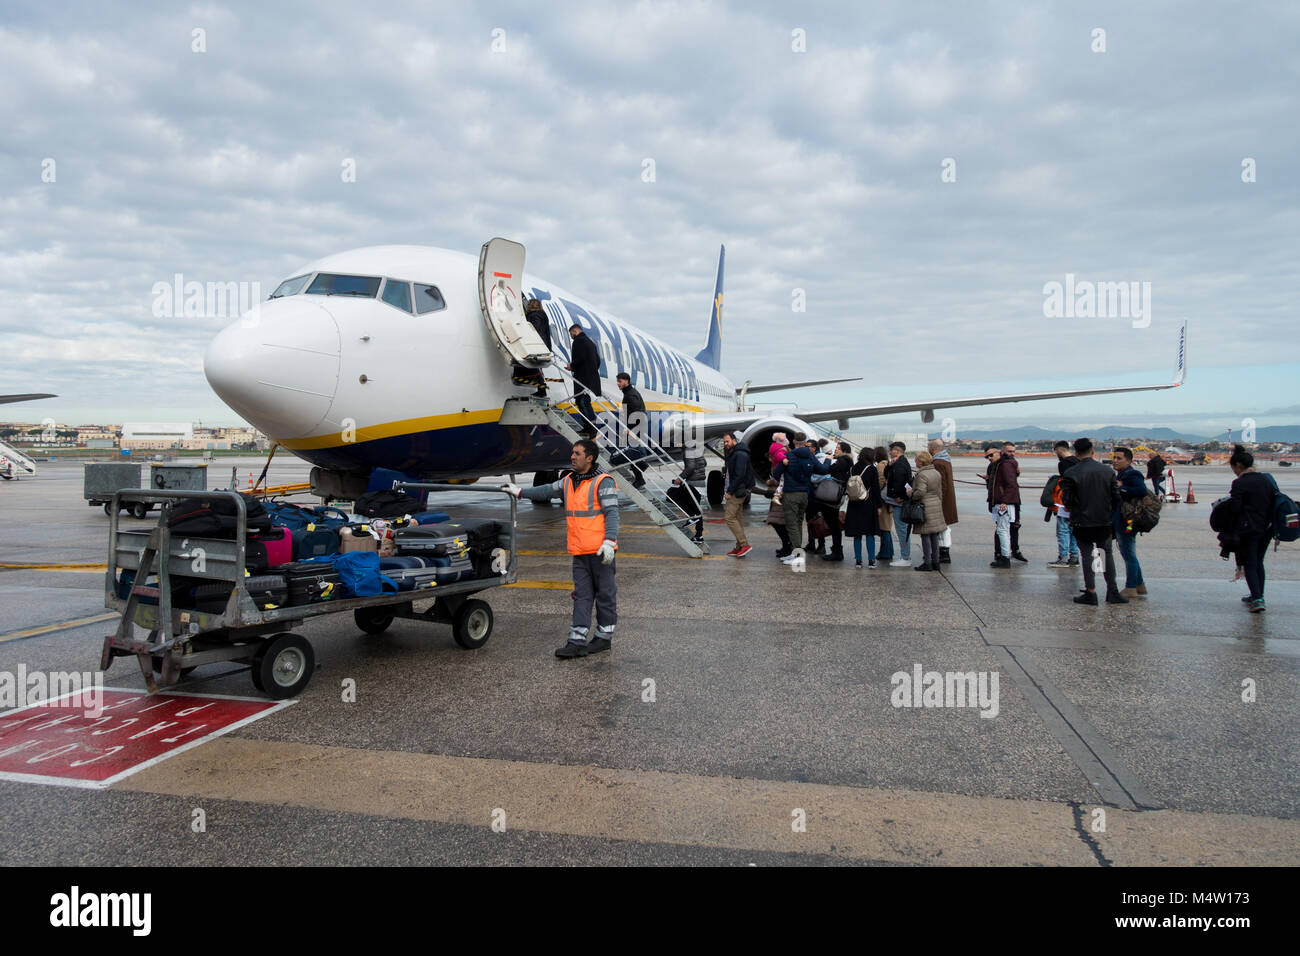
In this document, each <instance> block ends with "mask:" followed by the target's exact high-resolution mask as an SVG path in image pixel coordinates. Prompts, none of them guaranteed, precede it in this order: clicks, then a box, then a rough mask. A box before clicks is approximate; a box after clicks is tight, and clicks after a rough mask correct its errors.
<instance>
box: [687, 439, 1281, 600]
mask: <svg viewBox="0 0 1300 956" xmlns="http://www.w3.org/2000/svg"><path fill="white" fill-rule="evenodd" d="M723 447H724V452H725V456H726V457H725V465H724V479H725V497H726V523H727V527H728V528H729V529H730V531H731V532H732V534H733V535H734V536H735V538H736V546H735V547H734V548H733V549H732V550H731V551H729V552H728V554H729V555H731V556H733V557H740V558H743V557H745V556H746V555H747V554H749V552H750V551H752V550H753V548H752V546H751V545H750V544H749V541H748V539H747V537H746V535H745V529H744V526H743V524H742V522H741V514H742V509H743V507H744V504H745V500H746V499H747V498H748V497H749V496H750V494H751V491H754V492H758V493H759V494H762V495H764V496H765V497H767V498H768V499H770V504H769V505H768V511H767V519H766V523H767V524H768V525H770V526H771V527H772V529H773V530H774V531H775V532H776V534H777V537H778V538H779V539H780V543H781V546H780V548H778V549H777V551H776V556H777V557H778V558H779V559H780V560H781V561H782V562H783V563H785V564H795V563H797V562H800V561H805V560H806V556H807V554H808V553H812V554H820V555H821V556H822V558H823V560H825V561H843V560H844V559H845V555H844V539H845V538H848V539H850V540H852V542H853V562H854V567H855V568H857V569H859V570H861V569H863V568H866V569H868V570H873V569H876V568H878V567H881V566H882V565H883V564H886V563H887V564H888V565H889V566H890V567H911V544H910V539H911V535H912V534H913V533H915V534H917V535H918V536H919V537H920V539H921V563H920V564H919V565H917V566H916V568H915V570H917V571H938V570H939V566H940V565H941V564H949V563H951V560H952V558H951V550H950V548H951V530H950V529H951V526H952V525H954V524H956V523H957V500H956V492H955V484H954V482H955V479H954V478H953V469H952V459H951V458H950V457H949V455H948V452H947V450H946V449H945V448H944V443H943V441H942V440H940V439H935V440H933V441H931V442H930V444H929V448H928V450H927V451H921V452H917V454H916V457H915V467H913V464H912V463H909V462H908V460H907V457H906V451H907V446H906V445H905V444H904V443H903V442H899V441H896V442H892V443H891V444H890V445H889V446H888V448H886V447H884V446H878V447H876V448H862V449H860V450H859V451H858V454H857V458H856V460H855V459H854V457H853V450H852V448H851V447H850V446H849V445H848V444H846V443H845V442H842V441H841V442H835V443H832V442H830V440H828V439H825V438H821V439H811V438H809V437H808V436H807V435H805V434H803V433H801V432H796V433H794V434H791V435H787V434H785V433H783V432H777V433H776V434H775V435H773V437H772V442H771V444H770V445H769V446H768V447H767V448H766V449H765V450H764V451H763V452H762V454H764V455H765V456H766V458H767V461H768V463H769V465H770V467H771V471H770V475H771V476H770V477H769V478H768V479H767V482H766V485H765V486H759V485H758V484H757V482H756V480H755V478H754V472H753V467H752V462H751V452H750V450H749V449H748V448H747V447H746V446H745V445H743V444H741V443H740V442H739V441H738V439H737V437H736V435H735V434H734V433H729V434H727V435H726V436H724V438H723ZM1055 452H1056V457H1057V476H1056V477H1055V478H1053V479H1052V480H1051V481H1049V483H1048V485H1047V488H1046V490H1045V491H1044V493H1043V494H1042V495H1041V496H1040V502H1041V503H1042V504H1043V505H1044V506H1045V507H1046V509H1047V511H1046V513H1045V515H1044V519H1045V520H1046V519H1050V518H1052V517H1055V519H1056V541H1057V557H1056V560H1055V561H1050V562H1048V567H1051V568H1064V569H1073V568H1081V569H1082V572H1083V578H1084V587H1083V590H1082V592H1081V593H1080V594H1079V595H1078V596H1077V597H1075V598H1074V601H1075V603H1077V604H1091V605H1097V604H1099V603H1100V601H1099V598H1098V595H1097V587H1096V574H1097V572H1101V573H1102V575H1103V577H1104V580H1105V584H1106V603H1108V604H1127V603H1129V601H1130V600H1131V599H1132V598H1136V597H1146V595H1147V593H1148V591H1147V586H1146V582H1145V579H1144V578H1143V576H1142V566H1141V564H1140V562H1139V561H1138V554H1137V537H1138V533H1139V531H1138V530H1137V529H1135V528H1134V526H1133V521H1132V520H1131V519H1130V518H1126V517H1125V514H1126V511H1125V507H1124V505H1125V503H1126V502H1137V501H1141V500H1142V499H1143V498H1145V497H1147V496H1148V495H1152V494H1153V493H1152V492H1151V491H1149V490H1148V488H1147V485H1146V481H1145V480H1144V478H1143V475H1142V473H1141V472H1140V471H1138V469H1137V468H1135V467H1134V465H1133V451H1132V449H1130V448H1128V447H1126V446H1123V445H1119V446H1116V447H1115V448H1114V449H1113V451H1112V455H1111V460H1110V464H1109V465H1106V464H1103V463H1102V462H1100V461H1099V460H1097V458H1096V451H1095V448H1094V446H1093V443H1092V441H1091V440H1089V439H1088V438H1080V439H1078V440H1076V441H1075V442H1074V443H1073V445H1071V444H1070V443H1069V442H1066V441H1058V442H1057V443H1056V446H1055ZM1015 453H1016V446H1015V443H1014V442H1004V443H1002V444H1001V445H988V446H986V447H985V449H984V457H985V459H986V461H987V462H988V465H987V467H986V468H985V471H984V474H983V476H982V477H983V478H984V482H985V486H986V491H987V494H986V502H987V505H988V510H989V516H990V517H991V519H992V521H993V529H994V534H993V560H992V562H990V566H991V567H993V568H997V569H1007V568H1011V567H1014V565H1013V564H1012V562H1013V561H1015V562H1019V563H1022V564H1024V563H1027V562H1028V559H1027V558H1026V557H1025V556H1024V555H1023V554H1022V553H1021V552H1020V527H1021V521H1022V518H1023V514H1022V505H1023V502H1022V500H1021V495H1020V483H1019V478H1020V465H1019V463H1018V462H1017V460H1016V454H1015ZM1229 464H1230V465H1231V467H1232V471H1233V473H1234V475H1236V476H1237V480H1236V481H1234V482H1233V484H1232V489H1231V492H1230V495H1229V498H1226V499H1223V500H1224V501H1225V502H1231V503H1232V504H1233V506H1234V507H1235V508H1236V509H1237V511H1236V512H1234V513H1233V515H1232V517H1230V518H1228V519H1227V524H1226V525H1225V526H1226V527H1227V529H1228V530H1227V531H1226V532H1224V533H1222V534H1220V540H1221V543H1222V545H1223V552H1224V555H1225V557H1226V556H1230V555H1232V554H1235V555H1236V557H1237V566H1238V571H1237V576H1238V577H1239V578H1244V579H1245V581H1246V583H1247V585H1248V586H1249V589H1250V593H1249V594H1248V595H1247V596H1246V597H1244V598H1242V601H1243V602H1244V603H1245V604H1246V606H1247V609H1248V610H1250V611H1252V612H1253V613H1259V612H1261V611H1263V610H1264V555H1265V554H1266V553H1267V550H1268V544H1269V541H1270V540H1271V539H1272V534H1271V532H1270V526H1269V508H1270V506H1271V503H1272V501H1273V497H1272V496H1273V495H1274V494H1276V493H1277V492H1276V484H1275V483H1273V482H1272V480H1271V478H1269V477H1268V476H1265V475H1261V474H1259V473H1257V472H1256V471H1255V469H1254V459H1253V457H1252V456H1251V455H1250V453H1249V452H1247V451H1246V450H1245V449H1244V448H1242V447H1241V446H1240V445H1238V446H1235V447H1234V449H1233V454H1232V457H1231V459H1230V460H1229ZM1150 471H1151V469H1150V468H1148V472H1150ZM1158 473H1159V474H1161V475H1163V462H1162V463H1161V465H1160V469H1159V472H1158ZM1155 494H1159V493H1158V492H1156V493H1155ZM696 515H697V516H698V515H699V512H698V511H697V512H696ZM1238 515H1239V516H1238ZM701 530H702V527H700V526H697V532H696V533H697V538H696V540H697V542H698V541H700V540H701V539H702V536H701V535H700V531H701ZM895 538H896V539H897V542H898V549H897V552H895V550H894V539H895ZM805 539H806V540H807V541H808V547H807V548H805V545H804V542H805ZM827 539H829V542H830V546H829V548H827V546H826V542H827ZM1112 543H1116V544H1117V545H1118V547H1119V552H1120V557H1121V558H1122V559H1123V561H1124V574H1125V581H1124V587H1123V588H1120V587H1119V584H1118V579H1117V576H1116V566H1115V559H1114V556H1113V554H1112V551H1111V544H1112ZM864 545H865V552H866V554H865V562H864V560H863V558H864V555H863V551H864ZM895 554H897V557H895ZM1083 555H1087V556H1088V560H1081V558H1082V556H1083Z"/></svg>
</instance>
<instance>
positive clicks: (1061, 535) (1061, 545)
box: [1056, 505, 1079, 567]
mask: <svg viewBox="0 0 1300 956" xmlns="http://www.w3.org/2000/svg"><path fill="white" fill-rule="evenodd" d="M1056 553H1057V558H1056V561H1057V565H1058V566H1059V565H1060V564H1062V563H1063V564H1064V565H1065V566H1067V567H1070V566H1073V565H1076V564H1078V563H1079V542H1078V539H1076V538H1075V536H1074V531H1073V529H1072V528H1071V527H1070V513H1069V511H1067V510H1066V508H1065V506H1064V505H1061V506H1060V510H1059V511H1057V513H1056Z"/></svg>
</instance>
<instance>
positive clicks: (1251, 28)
mask: <svg viewBox="0 0 1300 956" xmlns="http://www.w3.org/2000/svg"><path fill="white" fill-rule="evenodd" d="M1098 29H1101V30H1104V37H1103V36H1102V35H1100V34H1098V33H1097V32H1096V31H1097V30H1098ZM196 31H201V32H199V33H196ZM499 31H500V32H499ZM1298 37H1300V6H1298V5H1296V4H1294V3H1288V2H1277V3H1253V4H1249V5H1224V4H1217V3H1216V4H1211V3H1199V4H1173V3H1156V2H1146V3H1142V4H1130V3H1089V4H1057V3H1040V4H1022V3H1004V4H993V3H951V4H926V3H918V2H902V3H877V2H872V3H868V4H863V3H839V4H830V3H826V4H811V3H804V4H788V3H787V4H765V3H753V2H745V3H740V2H734V3H721V2H717V3H581V2H572V3H570V2H566V3H564V4H553V5H552V4H546V5H543V4H538V3H535V2H532V3H524V2H519V3H493V2H485V3H476V4H473V5H469V4H446V5H443V4H431V3H413V4H403V3H394V2H389V3H384V4H378V5H364V4H356V3H347V4H344V3H338V2H319V3H283V4H278V3H260V4H237V5H226V4H199V5H193V6H189V7H186V6H185V5H184V4H172V3H148V2H134V3H131V4H120V5H109V4H103V3H84V4H79V3H60V4H48V3H16V2H9V3H6V4H5V6H4V8H3V11H2V12H0V104H2V105H0V117H3V124H2V126H0V128H2V129H3V133H2V134H0V342H2V343H3V347H0V392H5V391H10V392H12V391H51V392H57V393H58V394H59V396H60V397H59V398H58V399H57V400H51V401H47V402H42V403H32V404H29V405H16V406H11V407H9V408H6V409H4V410H3V411H2V412H0V417H6V418H18V419H30V420H38V419H39V418H41V417H43V416H45V415H50V416H52V417H55V418H57V419H58V420H59V421H61V422H78V421H122V420H130V419H149V420H159V419H162V420H187V419H189V420H202V421H203V422H205V423H234V422H236V421H237V419H236V418H235V416H234V414H233V413H232V412H231V411H230V410H229V409H227V408H226V407H225V406H224V405H223V404H222V403H221V402H220V400H219V399H217V398H216V397H215V395H213V394H212V392H211V391H210V389H209V388H208V387H207V383H206V382H205V380H204V378H203V375H202V365H201V357H202V352H203V348H204V346H205V345H206V343H207V341H208V340H209V339H210V338H211V337H212V336H213V335H214V334H215V332H216V331H217V330H218V329H219V328H220V327H221V326H222V325H223V324H225V323H226V322H228V321H229V320H228V319H224V318H222V317H219V316H206V317H203V316H199V317H189V318H186V317H184V316H168V315H161V316H159V315H156V314H155V313H156V312H157V311H159V310H158V308H157V307H156V303H155V301H154V289H155V286H156V284H157V283H160V282H162V283H168V284H170V283H172V282H173V277H174V276H175V275H177V274H180V275H181V276H183V277H184V280H186V281H198V282H203V283H209V282H213V283H226V282H237V283H248V284H250V287H251V284H252V283H260V286H261V289H262V292H263V294H264V295H265V294H267V293H269V292H270V290H271V289H273V288H274V286H275V284H276V283H277V282H278V281H279V280H280V279H281V278H283V277H285V276H286V275H288V274H290V273H291V270H293V269H294V268H295V267H296V266H297V265H299V264H301V263H303V262H305V261H307V260H310V259H313V258H316V257H318V256H321V255H324V254H327V253H330V252H336V251H340V250H343V249H348V248H352V247H356V246H364V245H373V244H380V243H419V244H428V245H436V246H444V247H447V248H452V249H458V250H462V251H465V252H468V253H475V252H477V250H478V248H479V246H480V245H481V244H482V243H483V242H484V241H485V240H486V239H488V238H489V237H491V236H494V235H501V236H507V237H511V238H515V239H518V240H520V241H522V242H524V243H526V245H527V247H528V259H529V268H530V271H531V272H533V273H535V274H537V275H541V276H545V277H546V278H548V279H549V280H551V281H553V282H555V283H557V284H559V285H562V286H564V287H565V288H567V289H569V290H570V291H572V292H575V293H577V294H579V295H582V296H584V297H585V298H587V299H588V300H590V301H592V302H593V303H595V304H596V305H597V306H603V307H604V309H605V310H606V311H608V312H610V313H612V314H615V315H618V316H620V317H621V318H624V319H626V320H628V321H631V322H633V323H635V324H637V325H640V326H641V327H643V328H645V329H647V330H649V331H651V332H653V333H655V334H656V335H658V336H660V337H661V338H663V339H665V340H666V341H668V342H671V343H673V344H676V345H678V346H680V347H683V348H687V349H689V350H690V351H692V352H693V351H694V350H696V349H697V348H698V347H699V346H700V345H701V344H702V341H703V337H704V334H705V330H706V324H707V319H708V309H709V303H710V295H711V293H712V285H713V277H714V270H715V268H716V259H717V253H718V247H719V245H721V244H723V243H725V244H726V246H727V276H726V315H725V323H724V349H723V356H724V371H726V372H727V373H728V374H730V375H731V376H732V377H733V378H735V379H736V380H737V381H743V380H745V379H747V378H748V379H752V380H753V381H754V382H755V383H758V382H771V381H789V380H791V379H799V378H809V377H839V376H849V375H861V376H864V377H865V379H866V381H865V382H863V383H859V384H856V385H853V386H848V387H837V388H826V389H818V390H816V391H815V392H814V391H808V392H804V393H800V394H797V395H794V396H792V398H794V399H796V400H797V401H798V403H799V404H801V405H803V406H805V407H816V406H823V407H824V406H828V405H838V404H842V403H849V402H858V401H861V402H864V403H871V402H885V401H891V400H903V399H914V398H926V397H948V396H960V395H973V394H981V393H989V392H1006V391H1025V390H1033V389H1041V388H1065V387H1070V386H1073V385H1076V384H1077V385H1085V384H1097V385H1109V384H1125V383H1135V384H1136V383H1144V382H1150V381H1161V380H1164V379H1166V378H1167V377H1168V376H1170V375H1171V374H1172V371H1173V365H1174V359H1175V354H1174V353H1175V343H1176V338H1177V329H1178V326H1179V325H1180V324H1181V322H1182V321H1183V320H1184V319H1186V320H1188V322H1189V324H1190V333H1189V355H1190V364H1191V371H1190V374H1189V378H1188V384H1187V386H1186V387H1185V388H1182V389H1178V390H1176V391H1172V392H1160V393H1155V394H1153V395H1139V396H1137V397H1119V398H1114V399H1106V400H1095V399H1088V400H1075V401H1065V402H1056V403H1039V404H1037V405H1033V406H1031V405H1026V406H1014V407H1004V408H1001V409H997V408H995V409H990V410H984V411H978V410H977V411H972V412H971V413H969V414H964V413H960V412H958V413H957V417H958V422H959V424H961V425H965V426H970V427H975V426H979V425H981V424H982V423H986V422H998V423H1004V422H1025V423H1029V422H1033V423H1037V424H1042V425H1063V424H1069V423H1088V422H1093V423H1103V422H1106V423H1109V422H1124V423H1130V422H1132V423H1146V424H1156V425H1168V426H1172V427H1177V428H1182V429H1186V430H1198V429H1199V430H1203V431H1209V430H1211V429H1212V428H1214V429H1217V428H1222V427H1226V426H1227V425H1230V424H1234V423H1238V422H1240V420H1241V419H1242V418H1243V417H1247V416H1249V417H1254V418H1256V419H1257V421H1258V423H1259V424H1260V425H1271V424H1287V423H1293V422H1297V421H1300V390H1297V388H1296V382H1297V378H1298V376H1297V372H1300V364H1297V363H1296V361H1295V359H1296V351H1295V342H1296V337H1297V335H1296V329H1295V323H1294V321H1293V318H1292V313H1293V310H1294V302H1295V300H1296V298H1297V293H1300V278H1298V275H1300V272H1298V268H1297V264H1296V255H1297V252H1298V251H1300V241H1298V240H1300V203H1298V202H1297V199H1298V198H1300V195H1298V190H1297V186H1296V181H1297V170H1300V162H1298V160H1300V155H1298V153H1300V151H1298V150H1297V137H1298V136H1300V133H1298V132H1297V130H1298V129H1300V111H1298V110H1297V93H1296V91H1297V89H1300V42H1297V38H1298ZM1103 40H1104V47H1105V48H1104V52H1103V51H1099V50H1098V49H1097V48H1098V47H1099V46H1100V45H1101V41H1103ZM799 47H802V48H803V49H802V50H800V49H797V48H799ZM199 48H201V49H199ZM50 160H53V162H52V163H51V162H50ZM647 160H653V169H654V177H653V181H652V182H647V181H646V178H647V177H646V176H645V175H644V170H645V169H646V168H647V163H646V161H647ZM946 160H952V161H953V163H951V164H948V167H947V168H948V170H949V173H950V175H948V176H947V177H946V178H948V179H952V178H953V176H952V175H951V173H952V172H953V171H955V181H944V180H945V176H944V172H945V161H946ZM1248 160H1249V161H1253V162H1248ZM348 161H352V162H353V163H354V164H355V170H356V176H355V182H345V181H344V179H345V177H344V175H343V172H342V171H343V170H344V166H345V164H346V163H347V162H348ZM1243 164H1245V166H1244V165H1243ZM1246 167H1249V168H1246ZM1252 169H1253V174H1254V175H1253V178H1254V180H1255V181H1254V182H1244V181H1243V176H1245V178H1251V177H1250V175H1249V173H1250V170H1252ZM51 179H52V180H53V181H49V180H51ZM1067 273H1069V274H1073V275H1074V276H1075V277H1076V278H1077V279H1078V280H1087V281H1096V282H1138V283H1144V282H1149V283H1150V288H1151V302H1150V321H1149V324H1147V325H1146V327H1135V324H1137V325H1143V324H1145V320H1138V321H1137V322H1136V323H1135V320H1133V319H1131V318H1123V317H1093V318H1073V319H1070V318H1056V317H1049V316H1046V315H1045V314H1044V298H1045V297H1044V292H1043V289H1044V284H1045V283H1048V282H1052V281H1062V282H1063V281H1064V280H1065V276H1066V274H1067ZM796 290H803V295H804V297H805V298H806V311H805V312H802V313H797V312H794V311H793V309H792V303H793V301H794V299H795V296H796V294H797V293H796ZM899 421H901V422H903V423H905V424H909V425H915V424H916V420H915V416H912V417H908V418H906V419H901V420H899Z"/></svg>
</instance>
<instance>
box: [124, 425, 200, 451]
mask: <svg viewBox="0 0 1300 956" xmlns="http://www.w3.org/2000/svg"><path fill="white" fill-rule="evenodd" d="M193 439H194V426H193V425H191V424H190V423H189V422H127V423H126V424H124V425H123V426H122V447H123V448H132V449H143V450H151V451H162V450H165V449H169V448H184V447H187V446H186V445H185V443H186V442H189V441H193Z"/></svg>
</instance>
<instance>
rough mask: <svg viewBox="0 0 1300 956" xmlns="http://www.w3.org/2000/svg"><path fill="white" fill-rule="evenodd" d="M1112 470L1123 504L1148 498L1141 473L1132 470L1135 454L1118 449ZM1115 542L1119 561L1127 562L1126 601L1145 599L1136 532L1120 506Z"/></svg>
mask: <svg viewBox="0 0 1300 956" xmlns="http://www.w3.org/2000/svg"><path fill="white" fill-rule="evenodd" d="M1110 464H1111V467H1112V468H1114V469H1115V480H1116V482H1117V483H1118V486H1119V498H1120V502H1121V504H1122V503H1123V502H1125V501H1138V500H1140V499H1142V498H1145V497H1146V496H1147V483H1146V482H1145V481H1143V480H1142V472H1140V471H1138V470H1137V469H1136V468H1134V467H1133V452H1132V450H1131V449H1129V448H1125V447H1124V446H1123V445H1116V446H1115V449H1114V451H1112V453H1111V458H1110ZM1114 524H1115V540H1116V542H1117V543H1118V544H1119V553H1120V557H1122V558H1123V559H1124V590H1123V592H1122V593H1123V595H1124V596H1125V597H1130V598H1131V597H1133V596H1135V595H1139V594H1140V595H1144V596H1145V595H1146V593H1147V586H1146V583H1145V582H1144V581H1143V580H1142V565H1140V564H1138V555H1137V532H1136V531H1132V530H1130V529H1129V527H1128V522H1126V521H1125V520H1124V512H1123V510H1122V509H1121V507H1120V505H1116V506H1115V514H1114Z"/></svg>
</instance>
